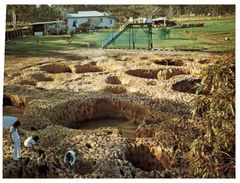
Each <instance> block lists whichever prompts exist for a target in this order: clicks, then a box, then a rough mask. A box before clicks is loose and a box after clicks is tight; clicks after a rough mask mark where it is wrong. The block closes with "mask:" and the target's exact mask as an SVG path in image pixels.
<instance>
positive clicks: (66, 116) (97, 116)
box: [48, 98, 149, 133]
mask: <svg viewBox="0 0 240 183" xmlns="http://www.w3.org/2000/svg"><path fill="white" fill-rule="evenodd" d="M148 114H149V110H148V109H146V107H145V106H141V105H138V104H136V103H134V102H132V101H125V100H124V101H121V100H117V99H112V98H110V99H108V98H99V99H88V100H87V101H84V102H80V101H76V100H75V101H68V102H66V103H62V104H59V105H58V106H56V107H54V108H53V109H49V111H48V115H49V116H48V117H49V118H50V120H51V121H54V122H55V123H56V124H59V125H63V126H66V127H69V128H74V129H89V128H91V129H94V128H96V127H97V128H98V127H101V126H102V127H109V126H111V127H119V128H120V129H121V127H120V126H119V125H120V124H125V125H128V126H131V127H133V126H134V129H133V130H132V133H135V130H136V128H137V126H136V124H139V123H141V122H142V121H143V120H144V119H145V118H146V116H147V115H148ZM116 119H117V120H118V121H117V122H116ZM100 123H101V124H100ZM88 125H90V126H88ZM123 128H125V126H124V125H123V127H122V129H123ZM127 129H130V127H129V128H126V130H127Z"/></svg>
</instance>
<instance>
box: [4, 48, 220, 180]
mask: <svg viewBox="0 0 240 183" xmlns="http://www.w3.org/2000/svg"><path fill="white" fill-rule="evenodd" d="M216 57H217V56H216V55H210V54H206V53H184V52H174V53H161V52H151V51H135V52H133V51H119V50H78V51H69V52H64V53H59V55H57V54H55V55H53V56H51V57H50V56H38V57H37V56H35V57H29V56H21V55H18V56H12V55H11V56H10V55H9V56H6V59H5V67H4V68H5V72H4V114H5V115H15V116H18V117H19V119H20V120H21V122H22V125H21V129H20V130H21V132H22V133H21V141H22V149H21V150H22V156H23V158H22V159H21V160H20V161H17V162H14V161H13V160H12V150H13V148H12V144H11V141H10V138H9V127H4V129H3V177H4V178H12V177H22V178H23V177H39V175H38V172H37V171H36V170H37V161H36V159H37V157H38V154H37V153H36V152H35V151H33V150H29V149H26V148H25V147H23V141H24V140H25V139H26V138H27V137H28V136H30V135H38V136H39V137H40V142H39V144H38V145H37V148H40V149H43V150H44V151H45V152H46V154H47V160H48V166H49V170H48V177H49V178H50V177H51V178H52V177H55V178H65V177H68V178H73V177H75V178H90V177H91V178H97V177H99V178H108V177H114V178H123V177H125V178H133V177H135V178H145V177H154V178H163V177H189V175H188V173H187V172H188V171H187V162H186V160H185V157H184V155H183V154H184V153H185V152H187V151H188V148H189V144H190V143H191V142H192V141H193V140H194V139H196V138H197V137H198V135H200V134H199V129H200V128H201V127H199V126H198V124H196V122H193V121H191V120H190V118H189V116H190V111H189V102H190V101H191V99H193V97H194V96H195V94H194V92H195V88H194V86H196V84H197V83H200V82H201V80H200V79H199V78H198V76H199V72H200V71H201V69H202V68H203V67H205V66H206V65H207V64H210V63H211V60H212V59H214V58H216ZM97 123H98V124H97ZM101 123H102V124H101ZM119 123H122V124H121V125H119ZM94 124H97V125H96V126H95V125H94ZM108 125H109V126H108ZM101 126H102V127H101ZM69 149H74V150H76V151H77V154H78V156H77V162H76V164H75V165H74V166H73V167H70V166H68V165H66V164H65V163H64V162H63V156H64V153H65V152H66V151H67V150H69Z"/></svg>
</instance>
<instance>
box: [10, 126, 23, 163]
mask: <svg viewBox="0 0 240 183" xmlns="http://www.w3.org/2000/svg"><path fill="white" fill-rule="evenodd" d="M20 124H21V123H20V121H16V122H15V123H14V124H13V125H12V127H11V128H10V138H11V140H12V143H13V146H14V150H13V159H14V160H19V158H21V149H20V145H21V143H20V135H19V133H18V128H19V126H20Z"/></svg>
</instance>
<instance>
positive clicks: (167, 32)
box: [159, 27, 171, 39]
mask: <svg viewBox="0 0 240 183" xmlns="http://www.w3.org/2000/svg"><path fill="white" fill-rule="evenodd" d="M170 33H171V30H170V29H167V28H166V27H161V28H160V30H159V37H160V39H167V38H169V37H170Z"/></svg>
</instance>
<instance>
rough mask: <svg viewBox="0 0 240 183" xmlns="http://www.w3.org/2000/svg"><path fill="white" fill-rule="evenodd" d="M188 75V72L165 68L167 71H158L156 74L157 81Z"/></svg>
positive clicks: (180, 69)
mask: <svg viewBox="0 0 240 183" xmlns="http://www.w3.org/2000/svg"><path fill="white" fill-rule="evenodd" d="M183 74H189V72H188V71H186V70H185V69H182V68H167V69H160V70H159V72H158V73H157V79H158V80H167V79H170V78H171V77H173V76H177V75H183Z"/></svg>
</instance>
